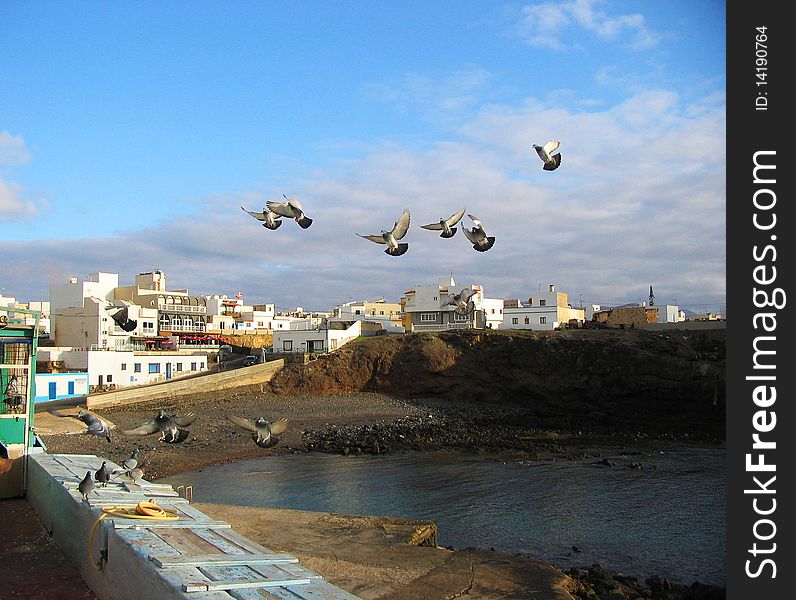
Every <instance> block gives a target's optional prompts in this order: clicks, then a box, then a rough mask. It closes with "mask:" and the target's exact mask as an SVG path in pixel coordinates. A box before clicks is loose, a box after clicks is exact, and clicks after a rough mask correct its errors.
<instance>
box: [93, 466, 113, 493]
mask: <svg viewBox="0 0 796 600" xmlns="http://www.w3.org/2000/svg"><path fill="white" fill-rule="evenodd" d="M106 465H107V463H106V462H105V461H104V460H103V461H102V466H101V467H100V468H99V469H97V472H96V473H94V479H96V480H97V481H98V482H99V483H100V484H101V485H102V487H105V486H106V485H107V483H108V482H109V481H110V480H111V472H110V471H109V470H108V467H107V466H106Z"/></svg>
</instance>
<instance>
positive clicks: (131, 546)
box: [27, 453, 357, 600]
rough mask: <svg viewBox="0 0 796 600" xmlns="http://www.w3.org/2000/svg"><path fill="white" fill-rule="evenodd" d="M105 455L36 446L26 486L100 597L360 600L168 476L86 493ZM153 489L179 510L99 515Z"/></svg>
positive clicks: (112, 465)
mask: <svg viewBox="0 0 796 600" xmlns="http://www.w3.org/2000/svg"><path fill="white" fill-rule="evenodd" d="M102 460H103V459H101V458H99V457H96V456H93V455H66V454H61V455H51V454H43V453H42V454H37V455H31V456H30V457H29V468H28V494H27V500H28V502H29V503H30V504H31V506H32V507H33V508H34V510H35V511H36V512H37V513H38V515H39V517H40V519H41V521H42V523H43V524H44V526H45V527H46V528H47V529H48V530H49V531H50V532H51V533H52V535H53V539H54V541H55V543H56V544H57V545H58V546H59V547H60V548H61V550H62V551H63V552H64V554H65V555H66V556H67V558H68V559H69V560H71V561H72V563H73V564H74V566H75V567H77V569H78V570H79V571H80V574H81V576H82V577H83V579H84V581H85V582H86V584H87V585H88V586H89V588H91V590H92V591H93V592H94V594H96V596H97V598H99V599H100V600H127V599H129V600H141V599H148V598H152V599H155V598H156V599H157V600H171V599H179V600H187V599H188V598H190V599H195V600H231V599H232V598H238V599H245V598H252V599H253V598H266V597H268V598H294V599H301V598H305V599H310V598H314V599H318V600H357V596H354V595H352V594H349V593H348V592H346V591H344V590H342V589H340V588H337V587H335V586H333V585H331V584H330V583H329V582H327V581H325V580H324V579H323V578H322V577H321V576H320V575H318V574H317V573H315V572H313V571H310V570H309V569H306V568H305V567H303V566H301V565H299V564H297V563H298V559H295V558H293V557H286V556H285V555H284V554H277V553H274V552H272V551H271V550H269V549H268V548H265V547H264V546H261V545H259V544H257V543H256V542H253V541H252V540H249V539H247V538H245V537H243V536H242V535H240V534H239V533H237V532H236V531H234V530H233V529H232V528H231V527H230V525H229V524H228V523H226V522H224V521H216V520H214V519H212V518H211V517H209V516H208V515H206V514H205V513H203V512H201V511H199V510H197V509H196V508H194V507H193V506H191V505H190V503H188V501H187V500H185V499H184V498H181V497H179V496H178V495H177V493H176V492H175V491H174V490H173V489H172V487H171V486H170V485H165V484H154V483H149V482H143V484H142V485H140V486H136V485H132V484H131V485H129V486H128V485H127V484H126V483H124V479H122V480H121V481H120V482H118V483H111V484H108V486H107V487H104V488H100V487H96V488H95V490H94V491H93V492H92V493H91V494H90V495H89V502H85V501H84V500H82V497H81V494H80V492H79V491H77V485H78V483H79V481H80V480H81V479H82V477H83V476H85V474H86V472H87V471H92V472H93V471H95V470H96V469H98V468H99V466H100V465H101V463H102ZM106 462H107V466H108V467H109V468H111V469H115V468H119V466H118V465H116V464H115V463H112V462H111V461H106ZM152 497H156V499H157V504H158V505H159V506H161V507H162V508H164V509H167V510H170V511H174V512H175V513H177V514H178V515H179V520H176V521H143V520H137V519H128V518H124V517H121V516H108V515H106V516H105V517H104V518H102V519H101V520H100V517H101V516H102V515H103V512H102V507H103V506H105V507H107V506H108V505H135V504H137V503H138V502H139V501H140V500H143V499H148V498H152ZM92 528H95V532H94V536H93V540H91V543H90V544H89V541H90V538H91V535H90V533H91V531H92ZM103 553H104V556H105V560H103V561H102V562H101V568H98V566H97V562H98V560H99V559H100V557H101V556H103ZM153 556H155V557H156V558H158V559H159V560H153V558H152V557H153ZM200 559H201V560H200ZM269 559H270V560H269ZM288 559H290V560H288ZM188 590H197V591H188ZM266 590H267V591H266ZM269 594H270V595H269Z"/></svg>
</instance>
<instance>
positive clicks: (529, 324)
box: [502, 285, 585, 331]
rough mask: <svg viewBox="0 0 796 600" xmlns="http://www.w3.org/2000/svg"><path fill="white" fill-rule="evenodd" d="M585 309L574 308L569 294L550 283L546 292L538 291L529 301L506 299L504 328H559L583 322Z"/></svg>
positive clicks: (542, 329)
mask: <svg viewBox="0 0 796 600" xmlns="http://www.w3.org/2000/svg"><path fill="white" fill-rule="evenodd" d="M584 319H585V311H584V309H582V308H572V306H571V305H570V304H569V302H568V297H567V294H566V293H564V292H557V291H556V288H555V286H554V285H550V286H549V287H548V289H547V291H545V292H538V293H537V294H534V295H533V296H531V297H530V298H528V302H527V303H523V302H521V301H519V300H506V301H505V302H504V308H503V325H502V327H503V329H534V330H538V331H544V330H552V329H557V328H558V327H560V326H561V325H567V324H568V323H569V322H571V321H577V322H578V323H583V321H584Z"/></svg>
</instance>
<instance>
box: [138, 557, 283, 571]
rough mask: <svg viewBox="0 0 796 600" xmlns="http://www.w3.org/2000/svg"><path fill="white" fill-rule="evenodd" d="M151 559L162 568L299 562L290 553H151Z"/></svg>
mask: <svg viewBox="0 0 796 600" xmlns="http://www.w3.org/2000/svg"><path fill="white" fill-rule="evenodd" d="M149 559H150V560H152V561H154V563H155V564H156V565H157V566H159V567H161V568H167V567H172V566H180V567H185V566H196V567H203V566H208V567H209V566H219V567H220V566H234V565H255V564H269V565H273V564H286V563H297V562H298V559H297V558H296V557H295V556H291V555H290V554H195V555H187V554H184V555H182V556H173V555H159V554H150V555H149Z"/></svg>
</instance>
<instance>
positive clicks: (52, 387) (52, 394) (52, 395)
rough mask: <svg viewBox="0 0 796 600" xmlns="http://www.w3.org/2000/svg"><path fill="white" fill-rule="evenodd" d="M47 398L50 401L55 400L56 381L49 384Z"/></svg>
mask: <svg viewBox="0 0 796 600" xmlns="http://www.w3.org/2000/svg"><path fill="white" fill-rule="evenodd" d="M47 398H48V399H49V400H55V382H54V381H51V382H50V383H49V386H48V389H47Z"/></svg>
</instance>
